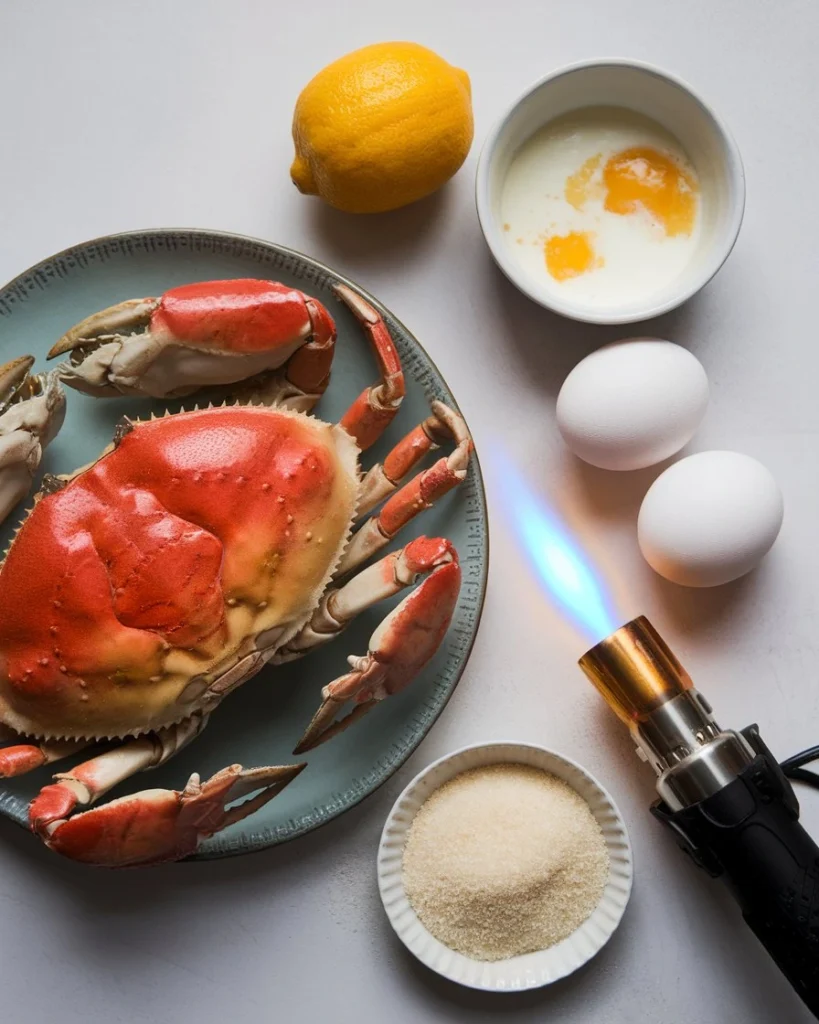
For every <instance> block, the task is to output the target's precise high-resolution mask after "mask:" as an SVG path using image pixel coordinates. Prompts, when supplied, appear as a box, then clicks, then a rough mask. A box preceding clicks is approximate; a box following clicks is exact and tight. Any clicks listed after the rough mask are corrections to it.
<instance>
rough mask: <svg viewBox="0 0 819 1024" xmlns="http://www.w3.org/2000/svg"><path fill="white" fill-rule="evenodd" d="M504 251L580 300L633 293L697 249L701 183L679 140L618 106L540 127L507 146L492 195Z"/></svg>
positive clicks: (671, 272)
mask: <svg viewBox="0 0 819 1024" xmlns="http://www.w3.org/2000/svg"><path fill="white" fill-rule="evenodd" d="M501 216H502V218H503V230H504V233H505V235H506V241H507V244H508V245H509V247H510V249H511V250H512V258H513V259H516V260H518V261H519V262H520V263H521V265H522V266H523V267H524V268H525V269H526V270H527V271H528V273H529V274H530V276H531V277H532V278H534V279H535V280H537V279H546V278H548V280H547V281H546V283H547V285H549V286H551V287H555V288H556V289H557V288H558V287H559V289H560V290H561V291H562V292H563V293H564V294H565V295H566V296H567V297H573V298H575V299H580V300H581V301H584V302H588V303H605V304H608V305H611V304H617V303H618V302H620V301H621V300H622V299H623V298H625V297H628V296H632V297H633V298H636V299H638V300H639V299H640V298H643V297H644V296H645V295H647V294H650V293H655V292H657V291H659V290H660V289H662V288H664V287H666V286H667V285H669V284H670V283H671V282H673V281H674V279H675V278H677V277H678V276H679V275H680V273H682V271H684V269H685V267H686V265H687V264H688V263H689V262H690V260H691V259H692V257H693V256H694V254H695V253H696V249H697V244H698V240H699V235H700V231H701V221H702V217H701V199H700V183H699V178H698V176H697V172H696V170H695V168H694V167H693V165H692V164H691V162H690V161H689V159H688V157H687V155H686V153H685V151H684V150H683V148H682V146H681V145H680V143H679V142H678V141H677V140H676V139H675V138H674V137H673V136H672V135H670V134H669V133H668V132H666V131H665V130H664V129H662V128H661V127H660V125H658V124H657V123H656V122H655V121H651V120H650V119H649V118H646V117H642V116H640V115H637V114H634V113H632V112H631V111H629V110H626V109H624V108H622V107H591V108H587V109H585V110H582V111H578V112H576V113H572V114H565V115H563V116H562V117H559V118H556V119H555V120H554V121H552V122H550V123H549V124H547V125H545V126H544V127H543V128H541V129H540V130H539V131H537V132H535V134H534V135H533V136H532V137H531V138H530V139H529V140H528V141H527V142H525V143H524V144H523V146H521V148H520V150H519V151H518V152H517V153H516V154H515V156H514V158H513V160H512V163H511V164H510V166H509V170H508V171H507V174H506V180H505V182H504V185H503V193H502V196H501Z"/></svg>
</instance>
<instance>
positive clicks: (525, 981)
mask: <svg viewBox="0 0 819 1024" xmlns="http://www.w3.org/2000/svg"><path fill="white" fill-rule="evenodd" d="M631 871H632V868H631V851H630V847H629V842H628V836H627V834H626V830H625V826H624V824H623V821H622V818H621V817H620V814H619V812H618V811H617V808H616V807H615V805H614V803H613V801H612V800H611V797H609V795H608V794H607V793H606V791H605V790H604V789H603V788H602V787H601V786H600V784H599V783H598V782H597V781H596V780H595V779H594V778H593V777H592V776H591V775H589V774H588V773H587V772H586V771H585V770H584V769H582V768H581V767H580V766H579V765H577V764H576V763H575V762H573V761H570V760H569V759H568V758H565V757H562V756H561V755H560V754H556V753H555V752H553V751H549V750H545V749H544V748H542V747H536V746H533V745H530V744H524V743H488V744H481V745H479V746H474V747H466V748H464V749H463V750H459V751H456V752H455V753H454V754H451V755H449V756H448V757H444V758H442V759H441V760H440V761H436V762H435V763H434V764H432V765H430V766H429V767H428V768H427V769H425V770H424V771H423V772H421V774H420V775H418V776H417V777H416V778H415V779H414V780H413V781H412V782H411V783H410V785H409V786H408V787H407V788H406V789H405V790H404V792H403V793H402V794H401V796H400V797H399V798H398V800H397V801H396V803H395V806H394V807H393V809H392V811H391V813H390V816H389V818H388V819H387V822H386V824H385V826H384V831H383V834H382V838H381V845H380V848H379V853H378V881H379V888H380V891H381V898H382V900H383V903H384V907H385V909H386V911H387V914H388V916H389V919H390V921H391V923H392V925H393V928H394V929H395V931H396V932H397V934H398V935H399V937H400V938H401V939H402V941H403V942H404V943H405V944H406V946H407V947H408V948H409V949H410V951H411V952H412V953H414V954H415V956H417V957H418V958H419V959H420V960H421V961H422V962H423V963H425V964H426V965H427V966H428V967H430V968H431V969H433V970H435V971H437V972H438V973H439V974H442V975H444V976H445V977H448V978H450V979H451V980H453V981H457V982H459V983H460V984H462V985H468V986H471V987H473V988H481V989H488V990H496V991H504V990H505V991H515V990H519V989H522V988H532V987H536V986H540V985H546V984H549V983H550V982H552V981H556V980H557V979H558V978H562V977H565V976H566V975H567V974H570V973H571V972H572V971H574V970H576V969H577V968H578V967H580V966H581V965H582V964H584V963H586V961H587V960H589V959H591V957H592V956H594V955H595V953H597V952H598V950H599V949H601V948H602V946H603V945H605V943H606V942H607V941H608V939H609V938H610V936H611V934H612V933H613V932H614V930H615V928H616V927H617V924H618V923H619V921H620V918H621V916H622V914H623V911H624V910H625V906H626V903H627V902H628V897H629V893H630V890H631Z"/></svg>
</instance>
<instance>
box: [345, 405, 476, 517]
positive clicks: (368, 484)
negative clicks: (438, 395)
mask: <svg viewBox="0 0 819 1024" xmlns="http://www.w3.org/2000/svg"><path fill="white" fill-rule="evenodd" d="M469 440H470V438H469V431H468V430H467V426H466V423H464V421H463V417H462V416H460V415H459V414H458V413H457V412H455V411H454V410H452V409H450V408H449V406H447V405H444V403H443V402H438V401H435V402H433V403H432V415H431V416H427V418H426V419H425V420H424V421H423V423H419V424H418V426H417V427H413V429H412V430H411V431H410V432H409V433H408V434H407V435H406V436H405V437H403V438H401V440H400V441H399V442H398V444H397V445H396V446H395V447H394V448H393V449H392V451H391V452H390V453H389V455H387V457H386V458H385V459H384V462H383V463H380V462H379V463H376V464H375V465H374V466H372V467H371V468H370V469H369V470H368V471H367V473H366V475H365V477H364V479H363V480H362V482H361V497H360V499H359V502H358V515H359V517H361V516H363V515H365V514H366V513H367V512H370V511H372V509H374V508H375V506H376V505H378V504H380V503H381V502H382V501H383V500H384V498H386V497H387V496H388V495H390V494H392V493H393V491H395V490H396V489H397V488H398V485H399V484H400V483H401V481H402V480H403V479H404V477H405V476H407V474H408V473H409V472H410V470H412V469H415V467H416V466H417V465H418V463H419V462H420V461H421V460H422V459H423V458H424V456H425V455H426V454H427V453H428V452H431V451H435V450H436V449H437V448H439V447H440V446H441V445H442V444H445V443H446V442H447V441H454V442H455V443H456V445H458V444H462V443H463V442H464V441H469Z"/></svg>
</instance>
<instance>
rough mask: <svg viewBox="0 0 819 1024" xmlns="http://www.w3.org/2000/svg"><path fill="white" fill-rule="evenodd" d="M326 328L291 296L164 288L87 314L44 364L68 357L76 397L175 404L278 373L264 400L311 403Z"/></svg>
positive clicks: (65, 373) (250, 289)
mask: <svg viewBox="0 0 819 1024" xmlns="http://www.w3.org/2000/svg"><path fill="white" fill-rule="evenodd" d="M335 340H336V330H335V324H334V323H333V320H332V317H331V316H330V314H329V313H328V312H327V310H326V309H325V307H324V306H323V305H322V304H321V303H320V302H319V301H318V300H317V299H314V298H311V297H310V296H308V295H305V294H304V292H301V291H299V290H298V289H297V288H290V287H288V286H287V285H284V284H279V283H278V282H276V281H261V280H256V279H254V278H242V279H238V280H231V281H203V282H199V283H197V284H186V285H182V286H180V287H179V288H171V289H170V290H168V291H166V292H165V293H164V294H163V295H161V296H159V297H158V298H143V299H127V300H126V301H124V302H120V303H117V304H116V305H114V306H110V307H109V308H107V309H103V310H100V311H99V312H97V313H92V314H91V316H89V317H86V319H85V320H83V321H82V322H81V323H79V324H77V325H76V326H75V327H72V328H71V330H69V331H67V332H66V333H65V334H64V335H63V336H62V337H61V338H60V339H59V341H57V343H56V344H55V345H54V346H53V348H52V349H51V351H50V352H49V354H48V357H49V359H53V358H54V357H55V356H60V355H65V354H66V353H69V352H70V353H71V358H70V361H69V362H68V363H65V364H63V365H62V367H61V372H62V377H63V380H64V381H65V383H66V384H69V385H70V386H71V387H73V388H76V389H77V390H78V391H84V392H85V393H86V394H90V395H95V396H97V397H101V398H106V397H112V396H114V395H145V396H150V397H153V398H175V397H183V396H185V395H190V394H192V393H193V392H194V391H198V390H199V389H200V388H203V387H208V386H217V385H228V384H235V383H237V382H238V381H245V380H247V379H248V378H253V377H256V376H258V375H260V374H266V373H269V372H271V371H276V370H279V369H281V368H286V369H284V373H283V375H282V377H281V379H280V380H279V381H277V383H278V385H279V387H278V389H276V390H275V393H274V395H273V396H272V397H274V398H289V399H290V400H291V404H294V403H295V401H296V400H298V399H301V403H302V405H301V407H302V408H303V409H309V408H312V406H313V405H314V404H315V403H316V401H318V398H319V397H320V396H321V394H322V392H323V391H324V389H325V388H326V387H327V382H328V380H329V376H330V366H331V364H332V360H333V349H334V346H335Z"/></svg>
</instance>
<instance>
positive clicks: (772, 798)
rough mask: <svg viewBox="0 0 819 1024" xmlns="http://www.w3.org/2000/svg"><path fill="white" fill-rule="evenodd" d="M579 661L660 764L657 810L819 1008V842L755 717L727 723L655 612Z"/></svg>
mask: <svg viewBox="0 0 819 1024" xmlns="http://www.w3.org/2000/svg"><path fill="white" fill-rule="evenodd" d="M580 666H581V668H582V669H583V671H584V672H585V673H586V675H587V676H588V677H589V679H591V681H592V682H593V683H594V685H595V686H596V687H597V689H598V690H599V691H600V693H601V694H602V695H603V697H604V698H605V699H606V701H607V703H608V704H609V706H610V707H611V708H612V710H613V711H614V712H615V713H616V714H617V715H618V717H619V718H620V719H621V720H622V721H623V722H624V723H625V724H626V725H627V726H628V728H629V731H630V732H631V735H632V737H633V738H634V740H635V743H636V745H637V753H638V754H639V756H640V757H641V758H642V759H643V760H645V761H647V762H648V763H649V764H650V765H651V766H652V768H653V769H654V771H655V772H656V774H657V791H658V793H659V795H660V800H659V801H658V802H657V803H656V804H655V805H654V807H653V808H652V812H653V813H654V814H655V816H656V817H657V818H658V819H659V820H660V821H662V822H663V823H664V824H666V825H667V826H669V827H670V828H671V829H672V830H673V831H674V833H675V836H676V838H677V841H678V843H679V845H680V846H681V847H682V849H683V850H684V851H685V852H686V853H688V854H689V855H690V856H691V857H692V858H693V859H694V860H695V861H696V863H697V864H699V865H700V866H701V867H703V868H704V869H705V870H706V871H708V872H709V873H710V874H711V875H713V876H715V877H717V876H720V877H722V878H724V880H725V881H726V882H727V883H728V885H729V886H730V888H731V890H732V892H733V893H734V895H735V897H736V899H737V901H738V902H739V904H740V907H741V909H742V913H743V916H744V918H745V920H746V922H747V923H748V925H749V926H750V927H751V928H752V929H753V931H754V933H755V934H756V935H757V937H758V938H759V940H760V941H761V942H762V943H763V945H764V946H765V948H766V949H767V950H768V952H769V953H770V955H771V956H772V957H773V959H774V960H775V961H776V963H777V964H778V966H779V968H780V969H781V970H782V972H783V973H784V974H785V976H786V977H787V978H788V980H789V981H790V983H791V984H792V985H793V987H794V988H795V989H796V991H797V992H798V993H799V995H800V996H801V997H802V999H803V1000H804V1001H805V1003H806V1004H807V1006H808V1007H809V1008H810V1009H811V1011H812V1012H813V1013H814V1014H815V1015H816V1016H818V1017H819V847H818V846H817V845H816V843H815V842H814V841H813V839H812V838H811V837H810V835H809V834H808V833H807V832H806V831H805V829H804V828H803V827H802V825H800V823H799V804H798V801H797V799H796V796H795V794H794V792H793V789H792V787H791V784H790V782H789V781H788V780H787V779H786V778H785V776H784V774H783V773H782V770H781V768H780V767H779V764H778V762H777V761H776V759H775V758H774V757H773V755H772V754H771V752H770V751H769V750H768V748H767V747H766V746H765V744H764V742H763V741H762V739H761V737H760V735H759V731H758V729H757V728H756V726H749V727H748V728H746V729H743V730H742V731H740V732H736V731H733V730H725V729H721V728H720V727H719V725H718V724H717V722H716V721H715V720H714V716H713V712H712V709H711V706H710V705H709V703H708V702H707V701H706V700H705V698H704V697H703V696H702V694H700V693H698V692H697V690H695V689H694V687H693V685H692V683H691V680H690V678H689V676H688V674H687V673H686V672H685V670H684V669H683V668H682V666H681V665H680V663H679V662H678V661H677V659H676V658H675V656H674V655H673V654H672V652H671V651H670V650H669V648H668V647H667V645H666V644H665V642H664V641H663V640H662V638H661V637H660V635H659V634H658V633H657V631H656V630H655V629H654V628H653V626H652V625H651V623H650V622H649V621H648V620H647V619H645V618H644V617H640V618H638V619H634V620H633V621H632V622H629V623H627V624H626V625H625V626H622V627H621V628H620V629H618V630H617V631H616V632H615V633H612V634H611V636H609V637H607V638H606V639H605V640H603V641H601V643H599V644H598V645H597V646H596V647H594V648H592V649H591V650H590V651H588V652H587V653H586V654H585V655H584V656H583V658H581V660H580Z"/></svg>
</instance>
